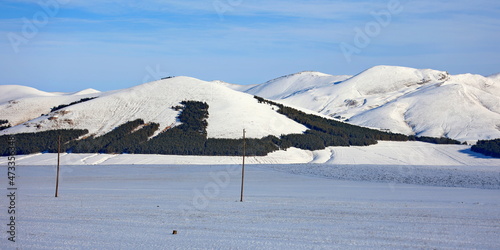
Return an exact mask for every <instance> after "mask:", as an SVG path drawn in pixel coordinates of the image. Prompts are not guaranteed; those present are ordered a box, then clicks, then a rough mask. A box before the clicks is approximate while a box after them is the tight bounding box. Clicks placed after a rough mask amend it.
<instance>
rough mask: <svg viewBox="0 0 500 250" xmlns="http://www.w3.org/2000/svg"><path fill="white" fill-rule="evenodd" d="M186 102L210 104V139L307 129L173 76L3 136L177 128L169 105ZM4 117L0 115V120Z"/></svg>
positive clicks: (246, 100)
mask: <svg viewBox="0 0 500 250" xmlns="http://www.w3.org/2000/svg"><path fill="white" fill-rule="evenodd" d="M51 98H53V97H51ZM23 100H24V99H21V101H23ZM184 100H194V101H202V102H207V103H208V105H209V110H208V111H209V118H208V124H209V125H208V128H207V132H208V136H209V137H211V138H241V135H242V130H243V129H244V128H246V129H247V131H248V134H247V136H248V137H254V138H261V137H264V136H267V135H276V136H279V135H281V134H288V133H301V132H303V131H305V130H306V127H304V126H303V125H301V124H298V123H296V122H294V121H292V120H290V119H288V118H287V117H285V116H283V115H280V114H278V113H277V112H276V111H274V110H272V107H270V106H269V105H262V104H258V102H257V100H255V99H254V98H253V96H252V95H249V94H245V93H242V92H239V91H235V90H232V89H230V88H228V87H226V86H223V85H221V84H216V83H210V82H205V81H201V80H198V79H195V78H190V77H175V78H169V79H165V80H160V81H155V82H150V83H146V84H142V85H138V86H135V87H132V88H129V89H124V90H119V91H111V92H105V93H101V94H100V97H99V98H96V99H93V100H90V101H87V102H83V103H79V104H76V105H72V106H69V107H66V108H64V109H61V110H59V111H55V112H53V113H50V114H49V115H48V116H41V117H38V118H36V119H33V120H30V121H29V122H26V123H24V124H22V125H19V126H16V127H13V128H10V129H7V130H4V131H2V133H20V132H35V131H44V130H53V129H69V128H77V129H88V130H89V131H90V133H91V134H97V135H102V134H105V133H107V132H109V131H111V130H113V129H114V128H116V127H117V126H119V125H121V124H124V123H126V122H128V121H132V120H135V119H143V120H144V121H145V122H146V123H148V122H156V123H159V124H160V128H161V130H163V129H165V128H167V127H170V126H172V125H176V124H178V121H177V119H176V117H177V115H178V111H175V110H173V109H172V107H173V106H178V105H179V103H180V102H181V101H184ZM30 101H33V105H35V103H36V102H37V101H46V100H45V99H40V98H31V99H30ZM10 109H13V108H12V107H11V108H10ZM19 112H21V111H19ZM30 112H32V111H30ZM45 112H46V111H45ZM4 114H5V112H4V111H2V113H0V117H3V116H4ZM14 114H16V113H14ZM39 115H40V113H38V116H39Z"/></svg>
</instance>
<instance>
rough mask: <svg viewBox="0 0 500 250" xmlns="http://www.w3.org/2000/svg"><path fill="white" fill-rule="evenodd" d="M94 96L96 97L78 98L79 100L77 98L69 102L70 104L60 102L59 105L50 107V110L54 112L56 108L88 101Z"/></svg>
mask: <svg viewBox="0 0 500 250" xmlns="http://www.w3.org/2000/svg"><path fill="white" fill-rule="evenodd" d="M95 98H97V97H88V98H82V99H80V100H78V101H76V102H72V103H70V104H61V105H59V106H56V107H52V109H50V112H54V111H56V110H59V109H62V108H66V107H68V106H71V105H75V104H78V103H82V102H86V101H90V100H92V99H95Z"/></svg>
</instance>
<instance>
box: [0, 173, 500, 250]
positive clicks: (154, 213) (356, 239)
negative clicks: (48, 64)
mask: <svg viewBox="0 0 500 250" xmlns="http://www.w3.org/2000/svg"><path fill="white" fill-rule="evenodd" d="M331 166H333V165H317V164H306V165H281V166H280V167H279V169H278V170H279V171H276V170H274V169H273V168H277V166H276V165H274V166H269V165H267V166H266V165H248V166H247V167H246V170H247V171H246V175H245V176H246V179H245V201H244V202H242V203H241V202H239V195H240V177H241V175H240V174H241V172H240V169H241V166H239V165H93V166H92V165H85V166H81V165H80V166H79V165H73V166H62V170H61V182H60V186H59V187H60V188H59V197H58V198H54V186H55V185H54V182H55V166H19V167H18V168H17V170H16V171H17V175H18V177H17V186H18V188H19V190H18V194H17V198H18V200H17V213H16V218H17V221H16V223H17V224H16V225H17V227H16V230H17V238H16V239H17V241H16V243H12V242H9V241H7V240H6V238H7V234H6V233H5V231H6V230H2V235H3V237H2V239H1V240H0V248H1V249H250V248H251V249H332V248H338V249H345V248H351V249H359V248H375V249H382V248H394V249H401V248H418V249H436V248H438V249H472V248H480V249H499V248H500V237H498V236H499V235H500V184H498V182H497V183H496V184H495V185H496V186H494V187H490V188H496V189H481V188H463V187H437V186H429V185H426V183H420V184H421V185H409V184H399V183H395V182H390V181H388V182H376V181H372V180H369V179H368V180H364V181H346V180H338V179H336V178H333V177H331V176H330V177H328V178H325V177H324V176H322V177H320V176H321V174H318V170H320V169H322V168H323V167H325V168H326V169H328V167H331ZM342 167H343V168H344V169H347V168H355V167H356V165H351V166H347V165H343V166H342ZM462 167H464V166H462ZM365 168H368V167H366V166H365ZM440 168H443V167H442V166H435V167H431V166H427V167H426V168H421V169H429V170H430V171H431V170H433V169H434V170H435V169H440ZM445 168H450V167H445ZM2 169H4V168H2ZM297 169H303V170H304V171H303V172H307V176H306V175H304V174H303V173H300V174H292V173H290V172H291V171H295V170H297ZM4 170H6V169H4ZM379 171H380V169H379ZM484 172H485V171H484V170H477V171H476V170H474V167H472V166H471V167H470V169H469V171H468V175H469V176H474V175H476V174H479V175H481V173H484ZM351 173H354V171H351ZM497 173H498V172H497ZM410 175H411V174H410ZM492 176H493V177H495V176H496V177H498V175H495V174H492ZM443 181H444V180H443ZM2 183H4V182H2ZM432 185H434V184H432ZM4 190H5V189H4ZM4 192H6V191H4ZM3 197H4V198H2V199H1V200H2V203H1V204H2V208H1V211H4V212H3V213H1V215H2V216H1V217H0V218H1V224H2V225H4V226H3V227H4V229H5V227H6V226H5V225H6V224H7V223H8V222H7V221H6V220H7V214H6V211H7V210H6V208H5V203H4V202H3V201H5V199H6V196H5V195H3ZM173 230H177V231H178V234H177V235H172V231H173Z"/></svg>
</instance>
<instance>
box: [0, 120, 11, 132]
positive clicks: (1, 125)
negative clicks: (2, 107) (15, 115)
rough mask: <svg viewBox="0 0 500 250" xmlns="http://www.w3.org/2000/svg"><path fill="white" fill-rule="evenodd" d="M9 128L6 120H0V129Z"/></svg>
mask: <svg viewBox="0 0 500 250" xmlns="http://www.w3.org/2000/svg"><path fill="white" fill-rule="evenodd" d="M8 128H10V124H9V121H8V120H0V131H2V130H4V129H8Z"/></svg>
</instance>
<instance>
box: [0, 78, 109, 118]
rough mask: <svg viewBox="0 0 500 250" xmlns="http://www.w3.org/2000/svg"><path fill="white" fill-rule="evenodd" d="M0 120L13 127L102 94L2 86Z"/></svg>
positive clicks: (86, 91)
mask: <svg viewBox="0 0 500 250" xmlns="http://www.w3.org/2000/svg"><path fill="white" fill-rule="evenodd" d="M0 93H1V95H0V119H1V120H8V121H9V123H10V125H11V126H15V125H19V124H21V123H24V122H27V121H29V120H32V119H35V118H37V117H39V116H40V115H41V114H47V113H49V112H50V110H51V108H53V107H56V106H59V105H61V104H69V103H72V102H75V101H78V100H81V99H82V98H88V97H97V96H99V95H100V94H101V93H100V92H99V91H97V90H94V89H86V90H82V91H79V92H75V93H49V92H44V91H40V90H37V89H34V88H31V87H25V86H19V85H0Z"/></svg>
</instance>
